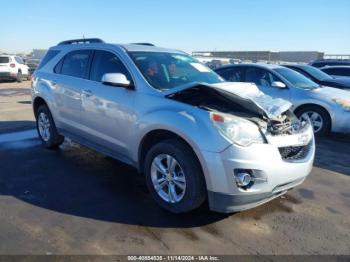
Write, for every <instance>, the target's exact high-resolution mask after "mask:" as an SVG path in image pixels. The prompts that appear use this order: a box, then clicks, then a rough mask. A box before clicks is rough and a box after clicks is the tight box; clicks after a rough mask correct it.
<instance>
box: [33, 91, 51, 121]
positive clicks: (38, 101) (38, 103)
mask: <svg viewBox="0 0 350 262" xmlns="http://www.w3.org/2000/svg"><path fill="white" fill-rule="evenodd" d="M42 105H46V106H47V107H49V106H48V103H47V102H46V101H45V99H43V98H42V97H40V96H37V97H35V98H34V100H33V112H34V116H35V117H36V112H37V111H38V108H39V107H40V106H42Z"/></svg>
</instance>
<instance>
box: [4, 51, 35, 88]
mask: <svg viewBox="0 0 350 262" xmlns="http://www.w3.org/2000/svg"><path fill="white" fill-rule="evenodd" d="M23 78H27V79H28V78H29V67H28V66H27V65H25V63H24V61H23V59H22V58H20V57H19V56H14V55H0V80H16V81H17V82H22V80H23Z"/></svg>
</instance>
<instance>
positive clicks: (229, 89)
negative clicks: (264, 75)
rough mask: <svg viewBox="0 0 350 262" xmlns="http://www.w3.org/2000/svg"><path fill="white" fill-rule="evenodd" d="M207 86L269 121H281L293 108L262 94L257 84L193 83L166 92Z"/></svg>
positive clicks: (280, 100)
mask: <svg viewBox="0 0 350 262" xmlns="http://www.w3.org/2000/svg"><path fill="white" fill-rule="evenodd" d="M197 85H198V86H207V87H210V88H213V89H215V90H217V91H219V92H220V93H222V94H226V95H227V96H229V97H232V98H233V99H234V100H239V102H240V103H244V104H245V105H246V106H248V107H255V108H256V109H257V111H259V112H261V113H264V114H265V115H266V116H267V117H268V118H269V119H272V120H275V121H279V120H280V116H281V114H282V113H284V112H286V111H287V110H289V109H290V108H291V107H292V103H290V102H288V101H286V100H284V99H281V98H272V97H271V96H268V95H265V94H264V93H263V92H261V91H260V90H259V89H258V87H257V86H256V85H255V84H252V83H241V82H223V83H218V84H206V83H191V84H189V85H185V86H181V87H177V88H174V89H171V90H167V91H164V94H165V95H166V96H170V95H171V94H175V93H179V92H181V91H183V90H186V89H190V88H193V87H195V86H197Z"/></svg>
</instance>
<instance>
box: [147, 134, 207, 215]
mask: <svg viewBox="0 0 350 262" xmlns="http://www.w3.org/2000/svg"><path fill="white" fill-rule="evenodd" d="M161 159H163V160H162V161H163V162H161V161H160V160H161ZM169 159H173V160H169ZM168 161H169V162H168ZM159 163H161V164H160V165H161V168H157V167H159V165H158V164H159ZM169 163H175V164H174V167H173V168H171V166H172V164H169ZM169 165H170V166H169ZM159 170H163V172H161V171H159ZM144 174H145V176H146V182H147V186H148V189H149V191H150V192H151V195H152V197H153V199H154V200H155V201H156V202H157V204H158V205H160V206H161V207H162V208H164V209H166V210H168V211H170V212H172V213H184V212H189V211H192V210H194V209H196V208H198V207H200V206H201V205H202V204H203V202H204V201H205V199H206V196H207V192H206V185H205V181H204V175H203V172H202V169H201V166H200V164H199V162H198V159H197V158H196V156H195V155H194V153H193V151H192V150H191V148H189V146H188V145H187V144H186V143H184V142H183V141H181V140H179V139H169V140H165V141H162V142H159V143H157V144H155V145H154V146H153V147H152V148H151V149H150V150H149V151H148V153H147V155H146V158H145V164H144ZM159 181H162V182H159Z"/></svg>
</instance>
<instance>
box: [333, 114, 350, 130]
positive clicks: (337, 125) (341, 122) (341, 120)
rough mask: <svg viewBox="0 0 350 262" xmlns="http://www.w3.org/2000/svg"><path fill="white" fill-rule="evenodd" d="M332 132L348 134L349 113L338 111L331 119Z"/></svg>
mask: <svg viewBox="0 0 350 262" xmlns="http://www.w3.org/2000/svg"><path fill="white" fill-rule="evenodd" d="M332 132H337V133H350V112H347V111H344V110H340V111H339V112H337V114H336V115H335V116H334V118H333V119H332Z"/></svg>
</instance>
